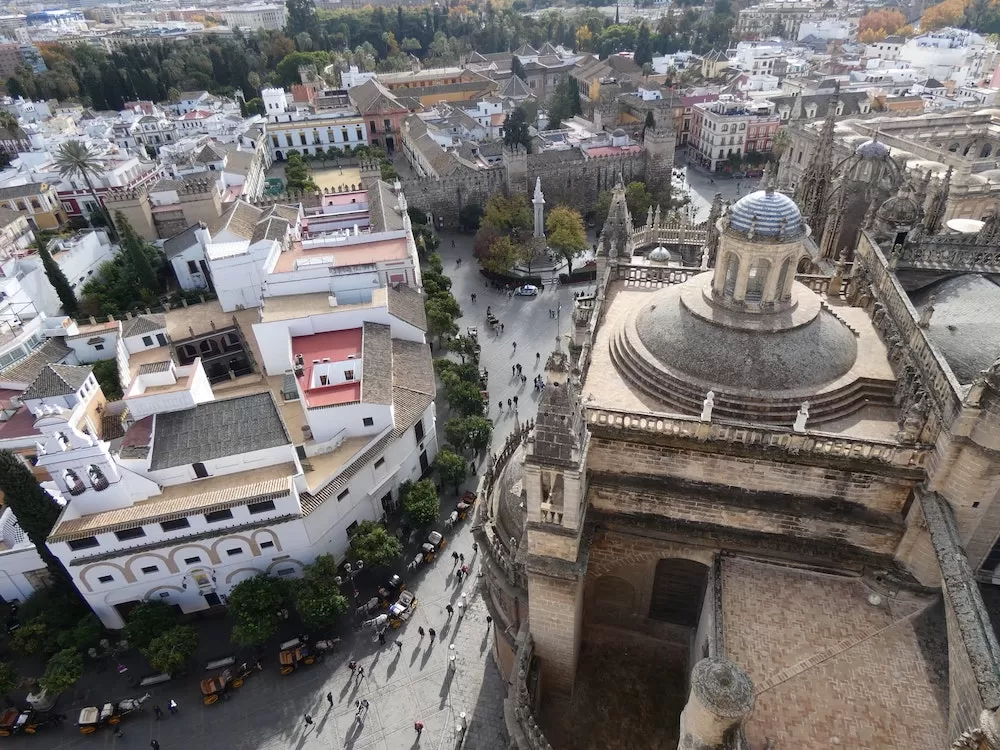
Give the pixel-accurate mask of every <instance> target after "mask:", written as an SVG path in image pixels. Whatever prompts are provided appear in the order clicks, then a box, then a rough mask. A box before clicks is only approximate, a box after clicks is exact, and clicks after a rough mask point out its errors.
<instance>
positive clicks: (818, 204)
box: [795, 85, 840, 232]
mask: <svg viewBox="0 0 1000 750" xmlns="http://www.w3.org/2000/svg"><path fill="white" fill-rule="evenodd" d="M839 88H840V87H839V85H838V87H837V89H836V90H835V91H834V95H833V96H834V98H833V100H832V101H830V102H829V104H828V105H827V110H826V120H824V121H823V129H822V130H821V131H820V134H819V143H817V144H816V151H815V152H814V153H813V158H812V160H811V161H810V162H809V166H808V167H807V168H806V172H805V175H803V177H802V182H801V183H799V189H798V191H797V194H796V196H795V201H796V202H797V203H798V204H799V208H800V209H801V210H802V213H803V214H804V215H805V219H806V222H807V223H808V224H809V226H810V227H812V228H813V231H814V232H816V231H818V230H819V227H820V225H822V223H823V218H824V216H825V208H826V201H827V197H828V195H829V192H830V179H831V176H832V174H833V131H834V125H835V119H836V115H837V98H836V97H837V95H838V93H839Z"/></svg>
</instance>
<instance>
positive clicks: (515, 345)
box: [514, 341, 517, 352]
mask: <svg viewBox="0 0 1000 750" xmlns="http://www.w3.org/2000/svg"><path fill="white" fill-rule="evenodd" d="M514 351H515V352H516V351H517V342H516V341H515V342H514Z"/></svg>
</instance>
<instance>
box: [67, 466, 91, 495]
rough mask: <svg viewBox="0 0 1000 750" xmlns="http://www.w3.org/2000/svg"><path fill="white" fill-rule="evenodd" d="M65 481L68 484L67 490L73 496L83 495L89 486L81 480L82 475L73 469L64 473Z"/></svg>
mask: <svg viewBox="0 0 1000 750" xmlns="http://www.w3.org/2000/svg"><path fill="white" fill-rule="evenodd" d="M63 480H65V482H66V489H67V490H68V491H69V494H71V495H73V496H76V495H82V494H83V493H84V492H86V491H87V485H85V484H84V483H83V480H82V479H80V475H79V474H77V473H76V472H75V471H73V470H72V469H66V471H65V472H64V473H63Z"/></svg>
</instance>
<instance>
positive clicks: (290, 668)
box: [281, 665, 295, 674]
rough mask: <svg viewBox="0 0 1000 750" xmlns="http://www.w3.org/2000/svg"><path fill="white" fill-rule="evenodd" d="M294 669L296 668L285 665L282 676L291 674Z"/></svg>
mask: <svg viewBox="0 0 1000 750" xmlns="http://www.w3.org/2000/svg"><path fill="white" fill-rule="evenodd" d="M294 669H295V668H294V667H290V666H288V665H285V666H284V667H282V668H281V674H291V673H292V671H293V670H294Z"/></svg>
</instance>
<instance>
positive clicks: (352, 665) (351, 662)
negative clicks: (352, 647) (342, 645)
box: [347, 661, 358, 677]
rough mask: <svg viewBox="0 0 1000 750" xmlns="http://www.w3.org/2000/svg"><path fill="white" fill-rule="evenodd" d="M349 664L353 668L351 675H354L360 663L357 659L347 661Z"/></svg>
mask: <svg viewBox="0 0 1000 750" xmlns="http://www.w3.org/2000/svg"><path fill="white" fill-rule="evenodd" d="M347 666H349V667H350V668H351V677H354V673H355V672H357V671H358V663H357V662H356V661H349V662H347Z"/></svg>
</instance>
